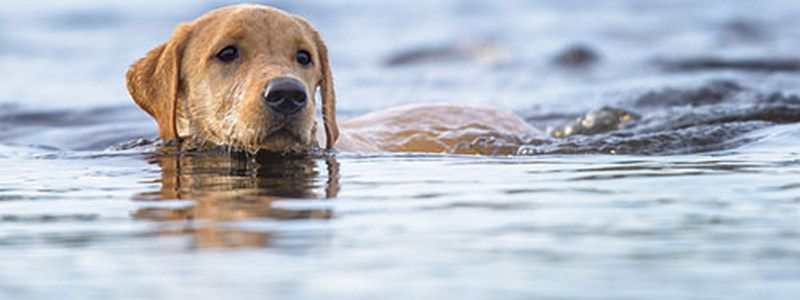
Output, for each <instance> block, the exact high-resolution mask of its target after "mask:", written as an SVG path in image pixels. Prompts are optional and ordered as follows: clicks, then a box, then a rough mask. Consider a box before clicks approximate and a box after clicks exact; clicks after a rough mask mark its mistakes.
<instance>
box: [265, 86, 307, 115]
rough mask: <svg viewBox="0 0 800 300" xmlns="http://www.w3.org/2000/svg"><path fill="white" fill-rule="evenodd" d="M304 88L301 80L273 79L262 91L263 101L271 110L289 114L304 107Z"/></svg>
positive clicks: (305, 99)
mask: <svg viewBox="0 0 800 300" xmlns="http://www.w3.org/2000/svg"><path fill="white" fill-rule="evenodd" d="M307 98H308V97H307V96H306V88H305V86H304V85H303V83H302V82H300V81H298V80H296V79H291V78H278V79H273V80H271V81H270V82H269V83H268V84H267V89H266V91H265V92H264V96H263V100H264V103H265V104H266V105H267V106H268V107H269V108H270V109H272V111H274V112H276V113H279V114H282V115H285V116H289V115H293V114H296V113H297V112H299V111H300V110H301V109H303V108H304V107H306V103H307V102H308V101H307V100H308V99H307Z"/></svg>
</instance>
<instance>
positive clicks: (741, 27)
mask: <svg viewBox="0 0 800 300" xmlns="http://www.w3.org/2000/svg"><path fill="white" fill-rule="evenodd" d="M721 30H722V32H721V39H722V40H723V42H728V43H732V42H747V43H754V42H764V41H765V40H767V39H769V38H770V34H769V32H768V29H767V26H766V24H764V23H763V22H760V21H757V20H753V19H744V18H734V19H731V20H728V21H727V22H725V23H723V24H722V26H721Z"/></svg>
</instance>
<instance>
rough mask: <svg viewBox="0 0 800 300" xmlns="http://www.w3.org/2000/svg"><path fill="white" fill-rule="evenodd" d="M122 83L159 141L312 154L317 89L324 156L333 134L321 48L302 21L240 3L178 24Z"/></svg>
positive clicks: (325, 57) (329, 86) (328, 84)
mask: <svg viewBox="0 0 800 300" xmlns="http://www.w3.org/2000/svg"><path fill="white" fill-rule="evenodd" d="M127 85H128V91H129V92H130V94H131V96H132V97H133V99H134V100H135V101H136V103H137V104H138V105H139V106H140V107H141V108H142V109H144V110H145V111H147V112H148V113H149V114H150V115H151V116H153V118H154V119H155V120H156V122H158V127H159V136H160V137H161V139H164V140H172V139H179V138H184V137H185V138H191V139H196V140H200V141H202V142H210V143H213V144H217V145H230V146H234V147H238V148H242V149H245V150H249V151H258V150H268V151H303V150H306V149H309V148H311V147H313V146H314V145H316V118H315V109H314V102H315V101H314V99H315V94H316V91H317V88H319V89H320V94H321V96H322V115H323V120H324V123H325V134H326V147H327V148H329V149H330V148H332V147H333V145H334V143H335V142H336V139H337V138H338V134H339V133H338V129H337V126H336V117H335V114H336V112H335V95H334V91H333V78H332V75H331V70H330V66H329V63H328V54H327V49H326V47H325V44H324V43H323V42H322V39H321V38H320V36H319V33H318V32H317V31H316V30H315V29H314V28H313V27H312V26H311V25H310V24H309V23H308V22H307V21H306V20H304V19H302V18H300V17H297V16H293V15H290V14H287V13H285V12H282V11H279V10H277V9H273V8H268V7H264V6H259V5H237V6H232V7H227V8H222V9H219V10H215V11H212V12H210V13H208V14H206V15H203V16H202V17H200V18H198V19H197V20H195V21H193V22H191V23H187V24H181V25H179V26H178V28H177V29H176V30H175V33H174V34H173V36H172V38H171V39H170V40H169V41H167V42H166V43H164V44H162V45H161V46H159V47H157V48H155V49H153V50H152V51H150V53H148V54H147V56H146V57H144V58H143V59H141V60H140V61H138V62H137V63H135V64H134V65H132V66H131V68H130V70H129V71H128V75H127Z"/></svg>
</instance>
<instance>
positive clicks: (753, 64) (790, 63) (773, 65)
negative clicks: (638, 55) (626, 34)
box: [658, 57, 800, 72]
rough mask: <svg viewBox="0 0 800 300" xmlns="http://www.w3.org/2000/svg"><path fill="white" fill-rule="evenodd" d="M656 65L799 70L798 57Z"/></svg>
mask: <svg viewBox="0 0 800 300" xmlns="http://www.w3.org/2000/svg"><path fill="white" fill-rule="evenodd" d="M658 65H660V66H662V67H663V68H664V69H666V70H669V71H713V70H736V71H746V72H800V59H798V58H751V59H727V58H719V57H701V58H687V59H678V60H670V61H660V62H658Z"/></svg>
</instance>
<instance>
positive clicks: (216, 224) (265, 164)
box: [133, 148, 339, 248]
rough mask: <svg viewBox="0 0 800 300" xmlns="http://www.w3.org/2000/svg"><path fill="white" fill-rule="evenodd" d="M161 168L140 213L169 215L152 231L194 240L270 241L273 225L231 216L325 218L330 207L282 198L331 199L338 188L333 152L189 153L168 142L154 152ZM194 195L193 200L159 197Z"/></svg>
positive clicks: (207, 243)
mask: <svg viewBox="0 0 800 300" xmlns="http://www.w3.org/2000/svg"><path fill="white" fill-rule="evenodd" d="M149 161H150V163H153V164H157V165H158V166H159V168H160V169H161V179H160V180H159V183H160V184H161V188H160V189H159V190H158V191H150V192H145V193H141V194H139V195H137V196H136V197H135V199H136V201H142V202H146V203H149V204H155V205H145V206H144V207H142V208H140V209H138V210H137V211H136V212H134V213H133V217H134V218H135V219H140V220H151V221H159V222H166V223H161V225H162V226H161V227H160V229H159V230H157V231H156V232H153V233H152V234H151V235H156V236H162V235H190V236H192V237H193V247H195V248H243V247H244V248H248V247H264V246H268V244H269V239H270V233H269V232H260V231H251V230H245V229H237V228H234V227H231V226H230V224H231V223H232V222H236V221H245V220H253V219H272V220H312V219H315V220H327V219H330V218H332V217H333V212H332V211H331V210H330V209H315V208H311V209H285V208H279V207H274V206H273V205H272V204H273V202H275V201H277V200H287V201H304V200H308V199H332V198H335V197H336V194H337V193H338V191H339V182H338V180H339V164H338V162H337V161H336V158H335V157H334V156H327V157H316V156H313V155H300V156H286V155H277V154H276V155H258V156H255V157H252V156H249V155H245V154H238V153H236V154H229V153H223V152H219V153H217V152H211V153H184V152H180V151H176V150H175V149H166V148H165V149H162V151H160V152H159V153H156V154H153V155H152V156H151V157H150V158H149ZM175 200H191V202H190V204H189V205H185V203H184V205H157V204H159V202H165V201H166V202H167V203H173V202H174V201H175Z"/></svg>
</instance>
